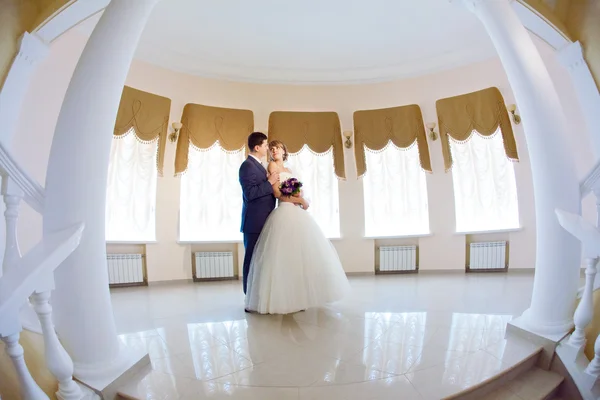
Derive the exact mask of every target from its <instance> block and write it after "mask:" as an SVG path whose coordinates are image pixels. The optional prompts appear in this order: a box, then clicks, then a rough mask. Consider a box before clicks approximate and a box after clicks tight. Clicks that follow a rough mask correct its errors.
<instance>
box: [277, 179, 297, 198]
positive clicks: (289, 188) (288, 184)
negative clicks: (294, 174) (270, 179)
mask: <svg viewBox="0 0 600 400" xmlns="http://www.w3.org/2000/svg"><path fill="white" fill-rule="evenodd" d="M301 188H302V182H300V181H299V180H298V179H296V178H290V179H288V180H285V181H283V182H281V185H279V191H280V192H281V194H282V195H284V196H296V195H298V194H300V189H301Z"/></svg>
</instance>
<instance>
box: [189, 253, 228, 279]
mask: <svg viewBox="0 0 600 400" xmlns="http://www.w3.org/2000/svg"><path fill="white" fill-rule="evenodd" d="M194 257H195V261H196V278H197V279H221V278H233V277H234V276H233V253H232V252H230V251H228V252H197V253H194Z"/></svg>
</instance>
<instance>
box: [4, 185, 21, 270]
mask: <svg viewBox="0 0 600 400" xmlns="http://www.w3.org/2000/svg"><path fill="white" fill-rule="evenodd" d="M2 196H4V204H6V210H5V211H4V218H5V219H6V247H5V249H4V259H3V260H2V267H3V271H4V273H6V271H7V270H8V269H9V268H10V267H11V266H12V265H14V263H15V262H17V260H19V259H20V258H21V250H20V249H19V243H18V241H17V221H18V219H19V206H20V205H21V200H22V199H23V191H22V190H21V188H19V187H18V186H17V184H16V183H15V181H13V180H12V179H11V178H10V177H8V176H7V177H3V178H2Z"/></svg>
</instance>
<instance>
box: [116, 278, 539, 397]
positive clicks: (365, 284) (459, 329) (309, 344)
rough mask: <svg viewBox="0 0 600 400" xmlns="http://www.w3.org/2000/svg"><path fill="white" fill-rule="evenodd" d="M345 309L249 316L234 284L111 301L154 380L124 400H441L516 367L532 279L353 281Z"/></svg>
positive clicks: (525, 350)
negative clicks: (510, 330) (514, 330)
mask: <svg viewBox="0 0 600 400" xmlns="http://www.w3.org/2000/svg"><path fill="white" fill-rule="evenodd" d="M351 283H352V287H353V292H352V295H351V296H350V297H349V298H347V299H345V300H344V301H343V302H340V303H336V304H332V305H330V306H327V307H324V308H320V309H309V310H307V311H306V312H302V313H297V314H294V315H287V316H260V315H249V314H246V313H244V310H243V295H242V293H241V286H240V285H239V283H238V282H233V283H232V282H227V283H206V284H191V283H190V284H178V285H173V286H155V287H150V288H132V289H118V290H114V291H113V292H112V300H113V305H114V309H115V318H116V321H117V327H118V329H119V331H120V333H121V336H120V339H121V340H122V341H123V342H124V343H127V344H128V345H129V346H134V347H136V346H138V347H144V348H146V349H148V351H149V353H150V356H151V359H152V370H151V371H147V372H144V373H143V374H141V375H140V376H139V377H138V380H136V381H135V382H132V383H131V384H130V385H128V386H127V387H126V388H124V390H123V393H125V394H127V395H130V396H132V397H135V398H140V399H142V398H148V399H190V400H191V399H224V398H228V399H262V400H265V399H278V400H285V399H295V400H297V399H302V400H304V399H344V400H346V399H348V400H350V399H399V398H401V399H440V398H442V397H444V396H446V395H448V394H451V393H456V392H458V391H460V390H461V389H464V388H466V387H469V386H473V385H475V384H477V383H479V382H481V381H483V380H485V379H487V378H489V377H490V376H493V375H495V374H496V373H497V372H498V371H500V370H503V369H505V368H507V367H508V366H511V365H513V364H514V363H515V362H516V361H518V360H520V359H521V358H522V357H523V356H524V355H525V354H529V353H530V352H531V351H532V350H533V346H528V345H526V344H523V345H522V346H510V347H506V340H505V339H504V333H505V329H506V323H507V321H509V320H511V319H512V318H513V317H515V316H518V315H520V314H521V313H522V312H523V311H524V309H525V308H526V307H527V306H528V305H529V301H530V296H531V289H532V283H533V276H532V275H522V274H515V275H512V274H469V275H424V274H423V275H420V276H418V275H402V276H380V277H361V278H352V279H351Z"/></svg>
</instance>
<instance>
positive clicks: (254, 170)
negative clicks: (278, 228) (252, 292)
mask: <svg viewBox="0 0 600 400" xmlns="http://www.w3.org/2000/svg"><path fill="white" fill-rule="evenodd" d="M240 185H242V196H243V200H244V205H243V207H242V232H243V233H244V247H245V248H246V254H245V255H244V271H243V277H242V278H243V284H244V293H246V288H247V286H248V273H249V272H250V261H251V260H252V253H253V252H254V246H255V245H256V241H257V240H258V237H259V236H260V232H261V231H262V228H263V226H264V225H265V221H266V220H267V217H268V216H269V214H271V211H273V209H274V208H275V196H274V195H273V187H272V186H271V184H270V183H269V181H268V180H267V171H266V170H265V168H264V167H263V166H262V164H261V163H259V162H258V161H257V160H256V159H255V158H254V157H248V158H247V159H246V161H244V162H243V163H242V165H241V166H240Z"/></svg>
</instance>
